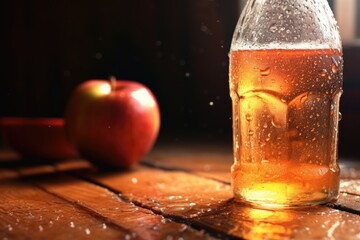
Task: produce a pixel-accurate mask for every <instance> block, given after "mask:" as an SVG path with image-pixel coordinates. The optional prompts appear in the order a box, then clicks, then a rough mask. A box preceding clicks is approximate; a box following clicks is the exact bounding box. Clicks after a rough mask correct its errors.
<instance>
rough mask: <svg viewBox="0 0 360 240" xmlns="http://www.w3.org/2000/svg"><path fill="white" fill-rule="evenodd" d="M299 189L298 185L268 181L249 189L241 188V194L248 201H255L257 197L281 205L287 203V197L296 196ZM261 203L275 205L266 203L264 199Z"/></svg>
mask: <svg viewBox="0 0 360 240" xmlns="http://www.w3.org/2000/svg"><path fill="white" fill-rule="evenodd" d="M299 190H300V189H299V186H298V185H295V184H289V183H280V182H270V183H261V184H256V185H254V186H253V187H252V188H251V190H243V193H242V194H243V196H246V199H247V200H249V201H254V202H256V200H258V199H262V200H264V199H266V202H269V203H277V205H278V206H279V207H280V206H281V205H284V204H287V203H288V201H289V199H293V198H294V197H296V194H298V193H299ZM262 205H265V206H268V207H276V205H275V206H273V205H271V206H270V204H266V203H265V201H263V203H262Z"/></svg>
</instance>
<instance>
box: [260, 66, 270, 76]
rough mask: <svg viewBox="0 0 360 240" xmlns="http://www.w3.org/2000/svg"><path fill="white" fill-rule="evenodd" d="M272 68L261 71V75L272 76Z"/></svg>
mask: <svg viewBox="0 0 360 240" xmlns="http://www.w3.org/2000/svg"><path fill="white" fill-rule="evenodd" d="M270 72H271V71H270V67H267V68H264V69H260V75H261V76H264V77H265V76H269V75H270Z"/></svg>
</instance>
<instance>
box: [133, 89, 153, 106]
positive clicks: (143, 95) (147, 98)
mask: <svg viewBox="0 0 360 240" xmlns="http://www.w3.org/2000/svg"><path fill="white" fill-rule="evenodd" d="M131 96H132V97H133V98H135V99H136V100H138V101H139V102H140V104H141V105H143V106H150V107H153V106H155V101H154V99H153V98H152V97H151V95H150V94H149V92H148V91H147V90H146V89H139V90H136V91H134V92H132V93H131Z"/></svg>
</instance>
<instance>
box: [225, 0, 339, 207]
mask: <svg viewBox="0 0 360 240" xmlns="http://www.w3.org/2000/svg"><path fill="white" fill-rule="evenodd" d="M229 56H230V69H229V77H230V79H229V85H230V96H231V99H232V111H233V147H234V164H233V166H232V168H231V174H232V180H231V184H232V189H233V192H234V197H235V198H237V199H241V200H243V201H246V202H249V203H251V204H253V205H258V206H261V207H270V208H274V207H275V208H276V207H296V206H306V205H316V204H321V203H326V202H331V201H335V200H336V198H337V196H338V191H339V166H338V162H337V160H338V154H337V144H338V143H337V142H338V122H339V120H340V113H339V99H340V96H341V94H342V78H343V60H342V47H341V40H340V36H339V32H338V28H337V25H336V21H335V20H334V17H333V14H332V12H331V9H330V7H329V5H328V2H327V0H248V2H247V4H246V6H245V8H244V10H243V12H242V14H241V16H240V19H239V21H238V24H237V26H236V29H235V32H234V35H233V40H232V44H231V49H230V55H229Z"/></svg>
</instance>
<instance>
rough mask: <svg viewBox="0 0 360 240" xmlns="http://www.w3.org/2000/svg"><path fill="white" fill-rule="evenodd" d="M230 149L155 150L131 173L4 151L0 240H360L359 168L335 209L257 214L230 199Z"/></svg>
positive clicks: (349, 174) (347, 177) (350, 166)
mask: <svg viewBox="0 0 360 240" xmlns="http://www.w3.org/2000/svg"><path fill="white" fill-rule="evenodd" d="M231 163H232V155H231V148H229V147H222V146H221V147H220V146H207V145H202V146H194V145H192V146H191V147H190V146H176V145H174V146H157V147H155V148H154V150H153V151H152V152H151V153H150V154H149V155H148V156H146V158H144V160H143V161H142V163H141V164H140V165H138V166H136V167H135V168H133V169H132V170H128V171H124V170H117V171H116V170H115V171H108V172H105V171H99V170H97V169H96V168H95V167H94V166H92V165H91V164H89V163H88V162H87V161H85V160H83V159H80V158H79V159H68V160H66V161H63V162H58V163H51V162H44V161H39V160H37V159H21V158H19V157H18V156H17V155H16V154H14V153H12V152H11V151H8V150H2V151H0V197H1V201H0V239H167V240H175V239H178V240H185V239H360V162H359V161H350V160H346V159H341V167H342V180H341V193H340V196H339V200H338V202H337V203H335V204H328V205H321V206H318V207H312V208H301V209H291V210H276V211H271V210H263V209H256V208H252V207H249V206H246V205H244V204H241V203H239V202H237V201H234V200H233V199H232V194H231V189H230V183H229V180H230V173H229V170H230V166H231Z"/></svg>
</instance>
